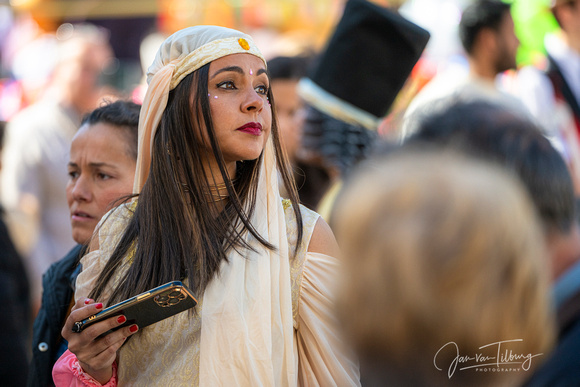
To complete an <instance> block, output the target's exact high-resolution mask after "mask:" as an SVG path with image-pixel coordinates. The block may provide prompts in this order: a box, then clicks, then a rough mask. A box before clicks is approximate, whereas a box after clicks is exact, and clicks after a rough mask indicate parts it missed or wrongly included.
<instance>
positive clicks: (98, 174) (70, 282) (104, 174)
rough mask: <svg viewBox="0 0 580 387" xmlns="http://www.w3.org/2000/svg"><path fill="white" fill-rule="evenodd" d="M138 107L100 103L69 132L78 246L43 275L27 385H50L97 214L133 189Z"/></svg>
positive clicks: (69, 189) (69, 193) (70, 203)
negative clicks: (77, 126) (62, 331)
mask: <svg viewBox="0 0 580 387" xmlns="http://www.w3.org/2000/svg"><path fill="white" fill-rule="evenodd" d="M139 110H140V106H139V105H137V104H135V103H132V102H125V101H117V102H114V103H109V104H106V105H103V106H101V107H99V108H97V109H95V110H93V111H92V112H91V113H89V114H88V115H86V116H85V117H84V118H83V121H82V124H81V127H80V129H79V131H78V132H77V134H76V135H75V136H74V137H73V140H72V145H71V151H70V160H69V163H68V173H69V182H68V184H67V186H66V198H67V202H68V206H69V214H70V222H71V225H72V236H73V239H74V241H75V242H76V243H77V246H76V247H74V248H73V249H72V250H71V251H69V253H68V254H67V255H66V256H65V257H64V258H62V259H61V260H60V261H58V262H56V263H53V264H52V265H51V266H50V268H49V269H48V270H47V271H46V273H45V274H44V275H43V278H42V286H43V293H42V304H41V307H40V311H39V312H38V316H37V317H36V320H35V321H34V329H33V340H32V362H31V364H30V373H29V378H28V386H39V387H40V386H49V385H53V381H52V367H53V366H54V363H55V362H56V360H57V359H58V358H59V357H60V355H62V353H63V352H64V351H65V350H66V349H67V342H66V340H64V339H63V338H62V337H61V334H60V332H61V329H62V327H63V325H64V322H65V320H66V318H67V316H68V313H69V312H70V308H71V305H72V304H74V299H73V293H74V283H75V280H76V276H77V275H78V273H79V272H80V269H81V268H80V266H79V261H80V258H81V257H82V256H83V255H84V252H85V251H86V246H87V245H88V243H89V241H90V238H91V237H92V235H93V231H94V230H95V227H96V226H97V223H98V222H99V221H100V220H101V217H102V216H103V215H104V214H105V213H106V212H107V211H108V210H109V209H110V208H111V206H112V205H113V204H119V201H118V199H119V198H121V197H124V196H126V195H130V194H131V192H132V188H133V178H134V176H135V165H136V162H137V137H138V136H137V126H138V125H139Z"/></svg>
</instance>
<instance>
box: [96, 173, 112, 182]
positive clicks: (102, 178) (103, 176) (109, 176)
mask: <svg viewBox="0 0 580 387" xmlns="http://www.w3.org/2000/svg"><path fill="white" fill-rule="evenodd" d="M97 178H99V180H107V179H110V178H111V175H107V174H106V173H101V172H99V173H97Z"/></svg>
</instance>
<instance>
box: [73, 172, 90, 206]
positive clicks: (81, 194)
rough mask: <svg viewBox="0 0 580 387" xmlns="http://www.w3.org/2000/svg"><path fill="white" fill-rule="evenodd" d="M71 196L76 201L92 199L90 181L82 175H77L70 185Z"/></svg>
mask: <svg viewBox="0 0 580 387" xmlns="http://www.w3.org/2000/svg"><path fill="white" fill-rule="evenodd" d="M72 197H73V199H74V200H76V201H86V202H88V201H90V200H91V199H92V192H91V189H90V182H89V181H88V179H87V178H86V177H84V176H83V175H81V176H79V177H78V178H77V179H76V180H75V181H74V182H73V187H72Z"/></svg>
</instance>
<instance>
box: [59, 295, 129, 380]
mask: <svg viewBox="0 0 580 387" xmlns="http://www.w3.org/2000/svg"><path fill="white" fill-rule="evenodd" d="M102 310H103V304H102V303H101V302H95V301H94V300H92V299H79V300H78V301H77V303H76V304H75V306H74V307H73V309H72V311H71V313H70V315H69V317H68V318H67V320H66V323H65V324H64V327H63V328H62V332H61V333H62V337H64V338H65V339H66V340H67V341H68V349H69V350H70V352H72V353H74V354H75V356H76V357H77V359H78V361H79V364H80V365H81V367H82V368H83V370H84V371H85V372H86V373H88V374H89V375H91V376H92V377H93V378H95V379H96V380H97V381H98V382H100V383H101V384H106V383H107V382H108V381H109V379H110V378H111V376H112V375H113V367H112V365H113V362H114V361H115V359H116V357H117V351H118V350H119V348H121V345H123V344H124V343H125V341H126V339H127V337H129V336H131V335H132V334H134V333H135V332H137V330H138V327H137V325H135V324H133V325H131V326H127V327H122V328H120V329H117V330H115V331H112V329H114V328H118V327H119V326H120V325H123V324H124V323H126V322H127V318H126V317H125V316H123V315H120V316H114V317H111V318H108V319H106V320H103V321H101V322H98V323H95V324H93V325H91V326H89V327H87V328H85V329H84V330H83V331H81V332H80V333H75V332H73V331H72V327H73V325H74V323H75V322H77V321H81V320H83V319H86V318H88V317H90V316H92V315H94V314H97V313H99V312H100V311H102ZM103 334H104V335H103Z"/></svg>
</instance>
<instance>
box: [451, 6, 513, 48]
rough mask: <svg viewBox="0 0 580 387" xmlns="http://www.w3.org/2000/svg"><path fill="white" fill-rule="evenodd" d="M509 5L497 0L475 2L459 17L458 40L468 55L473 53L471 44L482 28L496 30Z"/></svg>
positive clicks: (508, 9)
mask: <svg viewBox="0 0 580 387" xmlns="http://www.w3.org/2000/svg"><path fill="white" fill-rule="evenodd" d="M510 7H511V6H510V4H507V3H504V2H502V1H499V0H476V1H475V2H474V3H473V4H471V5H469V6H468V7H467V8H465V10H464V11H463V14H462V15H461V21H460V23H459V39H461V44H462V45H463V48H464V49H465V51H466V52H467V53H468V54H471V53H472V51H473V44H474V42H475V40H476V39H477V35H479V33H480V31H481V30H483V29H484V28H490V29H493V30H496V31H497V30H498V28H499V26H500V24H501V22H502V19H503V17H504V16H505V14H506V12H509V11H510Z"/></svg>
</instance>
